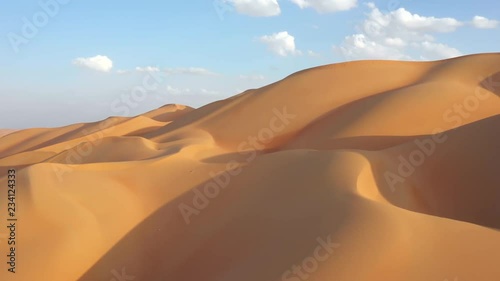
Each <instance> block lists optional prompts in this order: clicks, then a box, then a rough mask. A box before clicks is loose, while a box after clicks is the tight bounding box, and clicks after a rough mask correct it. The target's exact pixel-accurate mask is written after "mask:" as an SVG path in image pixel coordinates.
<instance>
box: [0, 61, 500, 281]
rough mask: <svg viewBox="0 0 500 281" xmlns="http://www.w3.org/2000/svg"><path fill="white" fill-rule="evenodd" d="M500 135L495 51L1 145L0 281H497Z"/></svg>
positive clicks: (321, 79)
mask: <svg viewBox="0 0 500 281" xmlns="http://www.w3.org/2000/svg"><path fill="white" fill-rule="evenodd" d="M499 128H500V53H490V54H478V55H469V56H463V57H459V58H454V59H448V60H440V61H432V62H408V61H406V62H403V61H381V60H367V61H354V62H347V63H338V64H332V65H325V66H321V67H316V68H312V69H306V70H303V71H300V72H298V73H294V74H292V75H290V76H288V77H287V78H285V79H283V80H281V81H278V82H275V83H273V84H270V85H268V86H265V87H262V88H259V89H252V90H247V91H245V92H243V93H241V94H238V95H236V96H233V97H231V98H228V99H225V100H220V101H217V102H214V103H211V104H208V105H206V106H203V107H201V108H197V109H194V108H191V107H188V106H183V105H174V104H169V105H165V106H163V107H161V108H158V109H156V110H154V111H151V112H147V113H145V114H142V115H138V116H135V117H109V118H108V119H105V120H102V121H100V122H95V123H79V124H74V125H70V126H65V127H60V128H50V129H49V128H47V129H42V128H35V129H25V130H19V131H15V132H10V133H8V132H3V131H2V132H0V134H2V135H3V134H6V133H8V134H6V135H4V136H3V137H1V138H0V169H1V170H0V172H1V173H0V177H1V179H0V186H1V188H0V190H2V194H1V196H0V206H1V208H2V212H0V221H2V224H3V222H4V221H6V220H7V219H8V217H7V213H6V212H4V211H3V209H4V208H7V204H8V203H9V202H8V200H7V197H6V196H5V195H6V190H7V186H8V180H10V179H11V177H9V175H10V174H11V173H10V172H9V170H15V189H16V195H15V201H16V204H17V209H16V217H17V218H18V220H17V221H16V229H17V230H16V233H17V236H16V244H17V245H19V246H17V250H16V257H15V266H16V268H17V271H18V272H17V273H16V274H15V275H11V274H9V272H8V271H7V270H2V271H0V279H1V280H51V281H68V280H82V281H96V280H103V281H108V280H109V281H111V280H113V281H122V280H146V281H154V280H158V281H163V280H186V281H188V280H205V281H212V280H213V281H216V280H217V281H233V280H237V281H256V280H259V281H279V280H285V281H286V280H288V281H298V280H311V281H326V280H337V281H354V280H357V281H365V280H366V281H373V280H408V281H422V280H426V281H431V280H435V281H444V280H452V281H455V280H459V281H491V280H499V278H500V267H499V266H498V260H500V232H499V229H500V220H499V218H500V173H499V167H500V131H499ZM4 231H5V228H3V231H1V232H0V234H1V233H5V234H3V238H5V239H7V238H9V232H4ZM10 231H12V230H10ZM9 247H10V246H9V245H8V244H7V243H1V244H0V253H2V256H4V257H5V255H4V254H3V253H7V254H9V252H10V249H9ZM2 264H3V267H6V266H9V267H10V266H12V265H9V264H8V260H7V265H6V263H5V262H4V261H3V259H2ZM23 269H29V270H23Z"/></svg>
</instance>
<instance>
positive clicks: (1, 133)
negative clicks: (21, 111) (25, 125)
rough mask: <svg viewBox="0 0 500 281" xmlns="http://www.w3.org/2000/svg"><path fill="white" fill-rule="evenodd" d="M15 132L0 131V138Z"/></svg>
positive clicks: (9, 130) (8, 130)
mask: <svg viewBox="0 0 500 281" xmlns="http://www.w3.org/2000/svg"><path fill="white" fill-rule="evenodd" d="M15 131H16V130H12V129H0V138H1V137H3V136H6V135H8V134H10V133H13V132H15Z"/></svg>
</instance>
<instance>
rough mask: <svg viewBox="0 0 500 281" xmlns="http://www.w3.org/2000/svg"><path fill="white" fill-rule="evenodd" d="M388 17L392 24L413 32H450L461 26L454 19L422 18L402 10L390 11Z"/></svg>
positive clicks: (460, 23)
mask: <svg viewBox="0 0 500 281" xmlns="http://www.w3.org/2000/svg"><path fill="white" fill-rule="evenodd" d="M389 16H390V19H391V20H392V21H393V22H394V23H396V24H398V25H401V26H403V27H406V28H407V29H408V30H413V31H422V32H452V31H455V30H456V29H457V28H458V27H460V26H462V25H463V23H462V22H460V21H458V20H456V19H454V18H435V17H424V16H420V15H417V14H412V13H410V12H409V11H407V10H405V9H404V8H399V9H397V10H396V11H392V12H391V13H390V14H389Z"/></svg>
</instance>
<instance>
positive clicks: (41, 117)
mask: <svg viewBox="0 0 500 281" xmlns="http://www.w3.org/2000/svg"><path fill="white" fill-rule="evenodd" d="M499 10H500V3H498V2H496V1H491V0H477V1H460V0H458V1H457V0H455V1H451V0H441V1H416V0H401V1H395V0H384V1H371V2H369V1H367V2H363V1H357V0H215V1H211V0H189V1H176V0H171V1H141V2H138V1H126V0H125V1H96V0H86V1H77V0H40V1H31V0H26V1H2V3H0V18H2V24H1V25H0V34H1V35H3V36H2V37H1V38H2V39H1V40H0V62H1V64H0V75H1V76H2V79H1V80H0V128H28V127H54V126H62V125H67V124H70V123H76V122H91V121H97V120H100V119H104V118H106V117H108V116H117V115H120V116H132V115H136V114H140V113H143V112H145V111H148V110H151V109H154V108H157V107H159V106H161V105H163V104H167V103H180V104H186V105H189V106H193V107H199V106H202V105H204V104H207V103H209V102H212V101H215V100H219V99H223V98H226V97H229V96H232V95H234V94H237V93H239V92H242V91H244V90H246V89H249V88H256V87H261V86H264V85H267V84H269V83H272V82H275V81H277V80H279V79H282V78H284V77H286V76H288V75H289V74H291V73H293V72H296V71H298V70H301V69H304V68H309V67H314V66H318V65H323V64H329V63H336V62H343V61H350V60H359V59H398V60H436V59H443V58H449V57H455V56H460V55H465V54H472V53H483V52H497V51H498V49H495V47H497V46H500V36H499V35H500V32H499V30H500V29H499V28H500V23H499V22H498V20H500V15H498V11H499ZM145 81H146V82H147V83H146V82H145ZM145 83H146V84H145Z"/></svg>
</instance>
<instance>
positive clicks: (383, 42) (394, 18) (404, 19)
mask: <svg viewBox="0 0 500 281" xmlns="http://www.w3.org/2000/svg"><path fill="white" fill-rule="evenodd" d="M367 7H368V8H369V9H370V12H369V13H368V14H367V17H366V19H365V20H364V21H363V22H362V23H361V24H360V25H359V26H358V31H359V33H357V34H353V35H350V36H347V37H345V38H344V40H343V42H342V43H341V44H340V45H339V46H334V51H336V52H338V53H340V54H341V55H342V56H343V57H344V58H346V59H347V60H356V59H391V60H414V59H420V60H422V59H424V60H430V59H444V58H450V57H455V56H460V55H461V53H460V51H458V50H457V49H455V48H453V47H450V46H447V45H445V44H442V43H439V42H436V39H435V38H434V36H433V35H432V34H433V33H443V32H452V31H454V30H456V29H457V28H458V27H459V26H462V25H463V23H461V22H459V21H458V20H455V19H452V18H435V17H425V16H420V15H416V14H412V13H410V12H409V11H407V10H405V9H404V8H400V9H398V10H396V11H391V12H385V13H384V12H381V11H380V10H379V9H378V8H377V7H376V6H375V4H373V3H368V4H367ZM415 54H416V55H415Z"/></svg>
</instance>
